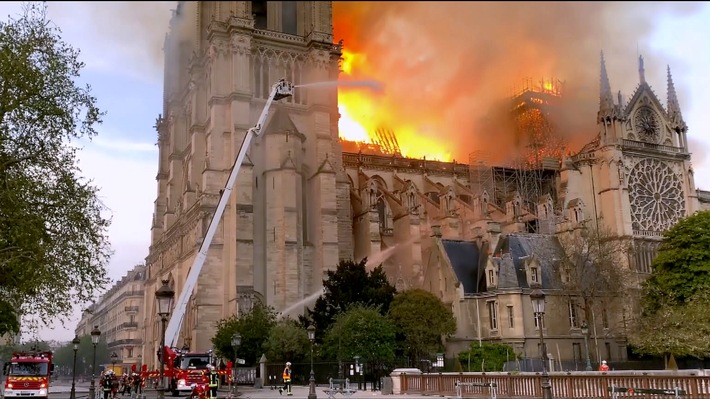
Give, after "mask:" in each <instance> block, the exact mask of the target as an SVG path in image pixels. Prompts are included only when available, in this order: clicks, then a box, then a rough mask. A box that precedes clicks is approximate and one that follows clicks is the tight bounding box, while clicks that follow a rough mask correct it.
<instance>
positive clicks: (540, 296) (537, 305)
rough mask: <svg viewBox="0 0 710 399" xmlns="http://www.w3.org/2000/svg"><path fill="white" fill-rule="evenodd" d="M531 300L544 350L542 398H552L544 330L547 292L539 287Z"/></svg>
mask: <svg viewBox="0 0 710 399" xmlns="http://www.w3.org/2000/svg"><path fill="white" fill-rule="evenodd" d="M530 300H531V301H532V307H533V314H534V315H535V317H536V318H537V328H538V330H540V351H541V352H542V398H543V399H552V385H551V384H550V376H549V375H548V374H547V347H546V346H545V337H544V335H543V332H542V328H543V322H544V320H545V293H544V292H542V290H541V289H540V288H539V287H537V288H535V289H534V290H532V292H530Z"/></svg>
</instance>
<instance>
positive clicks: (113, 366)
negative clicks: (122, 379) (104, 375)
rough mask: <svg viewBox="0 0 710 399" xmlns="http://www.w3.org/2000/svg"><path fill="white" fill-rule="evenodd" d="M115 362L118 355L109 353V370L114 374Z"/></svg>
mask: <svg viewBox="0 0 710 399" xmlns="http://www.w3.org/2000/svg"><path fill="white" fill-rule="evenodd" d="M117 360H118V355H117V354H116V352H113V353H111V370H113V372H114V373H115V372H116V361H117Z"/></svg>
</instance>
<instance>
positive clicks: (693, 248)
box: [629, 211, 710, 357]
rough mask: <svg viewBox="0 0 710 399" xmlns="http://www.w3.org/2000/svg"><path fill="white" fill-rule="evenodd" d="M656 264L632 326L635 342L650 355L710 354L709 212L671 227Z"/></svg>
mask: <svg viewBox="0 0 710 399" xmlns="http://www.w3.org/2000/svg"><path fill="white" fill-rule="evenodd" d="M652 267H653V271H652V272H651V275H650V276H649V278H648V279H646V281H644V283H643V284H642V296H641V302H640V304H641V309H640V312H639V313H640V316H639V317H638V318H636V319H635V320H632V328H630V331H629V341H630V344H631V346H632V347H633V348H634V350H635V351H636V352H639V353H642V354H649V355H660V356H669V355H674V356H681V357H682V356H695V357H707V356H710V340H708V336H709V335H708V333H709V332H710V316H708V315H707V307H708V306H709V305H710V298H709V297H708V294H707V292H708V289H709V288H710V211H701V212H696V213H695V214H693V215H691V216H688V217H686V218H684V219H682V220H680V221H679V222H678V223H677V224H676V225H675V226H673V227H672V228H670V229H669V230H668V231H666V232H665V233H664V239H663V242H662V243H661V245H660V247H659V250H658V256H657V257H656V259H654V261H653V265H652Z"/></svg>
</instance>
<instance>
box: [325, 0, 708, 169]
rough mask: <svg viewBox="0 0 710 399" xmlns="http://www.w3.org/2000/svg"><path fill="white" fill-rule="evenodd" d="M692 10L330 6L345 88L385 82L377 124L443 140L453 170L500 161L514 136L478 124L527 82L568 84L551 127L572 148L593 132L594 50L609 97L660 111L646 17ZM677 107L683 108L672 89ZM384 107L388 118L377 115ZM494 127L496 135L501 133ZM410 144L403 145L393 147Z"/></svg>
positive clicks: (658, 63) (661, 63) (660, 78)
mask: <svg viewBox="0 0 710 399" xmlns="http://www.w3.org/2000/svg"><path fill="white" fill-rule="evenodd" d="M695 7H696V5H695V4H683V5H681V6H675V5H673V4H668V3H666V4H664V3H616V2H614V3H611V2H610V3H600V2H575V3H567V2H551V3H537V2H520V3H515V2H514V3H508V2H506V3H502V2H495V3H493V2H475V3H474V2H471V3H469V2H336V3H334V29H335V40H336V41H337V40H340V39H344V45H345V48H346V49H347V50H350V51H352V52H354V53H356V54H358V56H356V57H355V61H354V64H353V75H352V78H353V79H375V80H378V81H380V82H382V83H383V84H384V85H385V92H384V94H383V95H380V96H378V97H377V98H376V101H377V102H378V107H379V108H380V109H382V110H383V112H381V113H380V115H378V116H377V117H378V118H382V121H381V123H383V124H389V125H390V126H392V127H396V126H397V125H398V124H401V123H402V121H407V123H408V124H410V123H415V124H416V125H418V127H419V129H418V130H419V132H420V134H422V135H426V136H429V137H439V138H440V139H445V140H448V141H449V142H450V148H451V149H452V151H453V152H454V157H455V159H457V160H458V161H463V162H466V161H467V160H468V154H469V153H470V152H471V151H473V150H479V151H485V152H487V153H489V154H490V155H489V157H490V158H491V159H490V161H491V162H500V161H503V160H505V159H506V157H507V156H508V155H509V150H510V148H511V146H512V145H513V139H512V137H511V134H505V133H504V132H501V131H492V129H491V128H490V127H484V126H486V125H484V124H482V123H481V121H482V120H483V119H484V118H486V116H488V115H489V112H490V111H491V110H492V107H493V105H494V104H496V103H500V100H501V98H504V97H505V96H507V95H509V94H510V93H511V92H512V89H513V86H514V85H520V83H521V82H522V80H523V79H524V78H532V79H533V80H534V81H539V80H540V79H542V78H546V79H549V78H556V79H560V80H561V81H564V82H566V91H565V93H566V94H565V102H564V103H565V105H564V115H565V118H563V119H562V120H559V121H557V124H558V126H557V128H558V131H559V132H560V133H561V134H564V135H565V136H566V137H567V139H568V141H569V143H570V147H571V149H572V150H578V149H579V147H580V146H581V145H583V144H584V143H586V142H588V141H589V140H591V139H592V138H593V137H594V136H595V135H596V133H597V127H596V112H597V110H598V106H599V71H600V69H599V53H600V51H601V50H603V51H604V54H605V58H606V66H607V71H608V73H609V76H610V80H611V85H612V90H613V92H614V94H615V95H614V98H615V99H616V98H617V96H616V93H617V91H619V90H621V91H622V94H623V95H624V99H625V101H627V100H628V99H629V98H630V96H631V95H632V94H633V91H634V89H635V87H636V86H637V85H638V83H639V75H638V54H639V53H641V54H642V55H643V56H644V59H645V67H646V80H647V81H648V82H649V84H650V85H651V87H653V88H654V89H655V91H656V93H657V95H658V96H659V98H660V99H661V101H662V102H664V103H665V100H666V95H665V94H666V93H665V92H666V64H669V63H670V64H671V65H676V66H677V68H676V70H682V66H681V65H680V64H679V60H672V59H668V58H667V57H666V56H664V55H663V54H656V53H654V52H653V50H652V49H653V46H652V43H649V40H650V32H651V31H652V28H653V18H654V16H657V15H659V14H660V13H668V12H675V13H687V12H691V11H693V10H694V9H695ZM678 81H679V79H677V77H676V88H677V89H678V91H679V96H680V100H681V106H683V105H685V106H686V107H687V105H688V104H687V102H685V101H683V100H684V98H685V97H684V96H683V93H684V88H683V87H681V85H679V84H678ZM385 110H386V111H385ZM497 130H501V129H497ZM401 139H407V140H408V139H411V138H401Z"/></svg>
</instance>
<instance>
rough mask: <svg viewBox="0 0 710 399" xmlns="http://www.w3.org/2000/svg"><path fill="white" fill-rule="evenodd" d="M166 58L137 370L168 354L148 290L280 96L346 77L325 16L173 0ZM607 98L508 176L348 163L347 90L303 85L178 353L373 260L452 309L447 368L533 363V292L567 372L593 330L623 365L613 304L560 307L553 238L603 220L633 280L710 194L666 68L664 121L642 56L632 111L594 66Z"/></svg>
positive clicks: (536, 95) (548, 93) (597, 344)
mask: <svg viewBox="0 0 710 399" xmlns="http://www.w3.org/2000/svg"><path fill="white" fill-rule="evenodd" d="M164 50H165V81H164V95H163V113H162V114H161V116H160V117H159V118H158V120H157V121H156V129H157V132H158V148H159V165H158V171H157V176H156V181H157V188H158V189H157V197H156V200H155V210H154V215H153V221H152V230H151V231H152V234H151V246H150V251H149V255H148V257H147V258H146V267H147V277H146V288H145V292H146V296H145V310H146V311H145V315H146V316H145V317H146V318H145V323H144V338H145V339H144V343H145V347H144V348H145V351H146V353H144V355H143V358H144V359H149V358H151V356H147V354H148V353H150V351H151V350H152V351H153V352H155V351H156V350H157V349H158V347H159V342H160V332H161V330H160V324H159V320H158V319H157V318H156V317H154V315H155V314H156V311H155V307H156V304H155V297H154V295H153V293H154V292H155V291H156V290H157V288H158V287H159V286H160V284H161V280H169V281H170V284H171V285H172V287H173V288H174V289H175V291H176V293H177V295H179V294H180V291H181V289H182V286H183V285H184V281H185V278H186V276H187V274H188V272H189V270H190V267H191V265H192V263H193V260H194V258H195V255H196V252H197V250H198V248H199V245H200V243H201V240H202V238H203V237H204V234H205V232H206V230H207V226H208V224H209V221H210V218H211V216H212V213H213V212H214V209H215V207H216V204H217V202H218V200H219V196H220V193H221V190H222V188H223V187H224V183H225V182H226V180H227V176H228V174H229V172H230V168H231V167H232V165H233V163H234V159H235V158H236V155H237V152H238V150H239V147H240V145H241V142H242V139H243V138H244V136H245V133H246V130H247V129H249V128H251V127H252V126H253V125H254V124H255V123H256V120H257V118H258V117H259V114H260V113H261V111H262V109H263V107H264V104H265V99H266V97H267V96H268V95H269V90H270V87H271V85H272V84H273V83H275V82H276V81H277V80H278V79H282V78H285V79H286V80H288V81H290V82H293V83H294V84H295V85H296V86H298V85H302V84H307V83H313V82H326V81H334V80H337V78H338V74H339V60H340V57H341V47H340V45H335V44H333V31H332V6H331V3H330V2H325V1H323V2H321V1H298V2H281V1H268V2H267V1H230V2H182V1H181V2H178V7H177V9H176V10H175V11H174V14H173V17H172V20H171V24H170V32H169V33H168V34H167V36H166V40H165V46H164ZM600 83H601V84H600V87H601V90H600V107H599V111H598V114H597V116H596V120H597V125H598V132H599V134H598V135H597V136H596V138H595V139H594V140H593V141H592V142H590V143H589V144H587V145H586V146H584V147H583V148H582V149H581V151H579V152H578V153H576V154H562V153H560V151H555V150H554V148H553V149H552V150H550V151H548V152H546V153H544V154H543V153H542V152H540V151H535V153H536V154H543V155H542V158H540V159H535V160H532V161H531V160H530V159H528V161H527V162H523V163H519V164H517V165H513V166H506V167H502V166H500V167H498V166H490V165H487V164H485V163H482V162H474V161H472V162H470V163H469V164H462V163H455V162H451V163H448V162H437V161H429V160H426V159H421V160H420V159H409V158H404V157H402V156H400V155H398V154H384V153H382V152H378V151H363V150H352V148H353V146H352V145H351V144H352V143H347V142H344V141H342V140H340V139H339V137H338V119H339V113H338V106H337V105H338V104H337V88H336V87H335V86H323V87H317V88H307V87H302V88H299V87H296V89H295V92H294V95H293V96H292V97H289V98H287V99H284V100H281V101H279V102H278V103H275V104H274V106H273V107H272V109H271V113H270V116H269V118H268V120H267V122H266V124H265V125H264V127H263V128H262V134H261V135H259V136H258V137H256V138H255V139H254V141H253V142H252V144H251V148H250V151H249V153H248V156H247V158H246V159H245V161H244V164H243V166H242V167H241V169H240V171H239V175H238V177H237V182H236V184H235V188H234V192H233V193H232V195H231V197H230V199H229V203H228V205H227V208H226V210H225V213H224V216H223V218H222V221H221V224H220V226H219V228H218V231H217V234H216V236H215V237H214V240H213V242H212V244H211V246H210V249H209V252H208V256H207V261H206V262H205V266H204V268H203V269H202V273H201V275H200V277H199V280H198V283H197V287H196V289H195V291H194V293H193V294H192V297H191V298H190V301H189V304H188V309H187V314H186V315H185V317H184V321H183V324H182V326H181V330H180V339H179V343H178V345H179V346H183V345H187V346H189V347H190V348H191V349H193V350H207V349H209V348H211V346H212V345H211V341H210V339H211V338H212V336H213V332H214V324H215V322H216V321H218V320H220V319H222V318H225V317H228V316H230V315H233V314H238V313H239V312H243V311H245V310H248V309H249V308H250V306H251V305H252V304H253V303H254V302H255V301H262V302H264V303H266V304H268V305H270V306H273V307H274V308H275V309H276V310H277V311H282V310H284V309H287V308H288V307H289V306H291V305H293V304H295V303H298V302H299V301H302V300H303V299H304V298H307V297H309V296H312V295H313V294H314V293H317V292H319V290H321V289H322V280H323V279H324V277H325V276H326V271H328V270H332V269H334V268H335V267H336V266H337V264H338V262H339V260H341V259H354V260H356V261H359V260H361V259H364V258H368V259H369V263H372V264H373V265H379V264H382V265H383V267H384V269H385V271H386V273H387V276H388V278H389V279H390V282H391V283H392V284H393V285H395V286H396V287H397V289H398V290H403V289H407V288H414V287H416V288H424V289H427V290H429V291H430V292H432V293H434V294H435V295H436V296H438V297H439V298H441V299H442V300H443V301H444V302H445V303H446V304H447V305H450V306H451V309H452V310H453V312H454V315H455V316H456V318H457V324H458V328H457V332H456V334H455V336H454V337H452V338H451V339H450V340H449V345H448V347H447V352H449V354H454V353H457V352H458V351H460V350H463V349H465V348H466V347H467V346H468V345H470V344H471V343H473V342H483V341H486V342H489V341H495V342H506V343H509V344H511V345H512V346H513V347H514V348H515V351H516V353H518V354H520V355H521V356H528V357H534V356H537V354H538V347H537V342H538V341H537V337H538V331H539V330H538V328H539V326H538V324H539V323H538V322H537V320H536V319H535V318H534V317H533V316H532V308H531V302H530V299H529V294H530V291H531V287H541V288H542V289H543V290H544V291H547V292H548V293H549V298H550V299H548V303H549V304H550V305H549V307H554V308H556V309H558V310H559V311H557V312H554V313H550V315H549V317H552V318H553V319H552V320H550V321H549V322H545V323H544V325H543V326H542V328H543V330H544V332H545V334H546V335H547V337H548V338H549V342H550V344H549V345H551V347H550V348H554V350H552V349H550V350H551V351H553V353H554V354H555V356H556V357H558V358H559V359H564V360H567V359H580V358H581V357H580V356H581V349H580V345H581V342H582V339H583V337H582V334H581V329H580V328H581V323H582V321H584V322H587V323H589V329H590V330H592V331H593V333H592V335H593V337H592V341H594V345H593V349H591V352H592V353H594V354H595V355H594V357H595V360H599V359H601V358H604V359H608V360H615V359H618V360H622V359H624V358H625V356H626V350H625V340H624V331H625V330H624V329H622V328H619V327H618V326H619V325H621V324H623V323H625V321H624V320H625V319H624V317H623V315H622V313H624V312H622V311H615V310H611V308H609V309H607V308H606V307H602V308H599V310H598V311H596V313H595V312H592V316H594V317H592V318H591V320H581V319H582V317H581V316H580V313H579V311H578V310H579V309H578V307H579V305H576V302H575V301H576V299H575V298H573V297H572V296H570V295H557V296H555V294H554V293H555V292H560V287H561V286H560V284H561V281H563V280H564V273H563V272H562V271H561V270H560V267H559V262H556V261H555V260H556V259H557V256H558V255H557V254H560V253H561V251H564V249H563V248H562V244H561V241H560V238H559V237H560V236H561V235H564V234H574V232H575V231H577V230H578V229H579V228H580V227H584V226H591V225H594V226H598V225H603V226H604V227H605V229H608V230H609V231H611V232H612V233H613V235H614V236H616V237H619V238H620V239H623V240H625V242H628V243H630V245H631V246H632V247H633V248H634V250H633V252H632V254H631V255H630V256H628V258H626V259H623V260H621V261H620V267H625V268H628V269H630V270H633V271H634V275H635V276H637V277H639V278H642V277H643V275H645V274H648V273H649V271H650V263H651V261H652V260H653V258H654V256H655V251H656V249H657V246H658V243H659V241H660V239H661V235H662V233H663V231H665V230H666V229H668V228H669V227H670V226H672V225H673V224H674V223H675V222H677V221H678V220H679V218H682V217H684V216H686V215H689V214H692V213H693V212H695V211H696V210H698V209H704V208H708V207H710V193H708V192H704V191H700V190H697V189H696V187H695V184H694V180H693V170H692V167H691V163H690V158H691V157H690V153H689V149H688V141H687V136H686V134H687V130H688V129H687V126H686V124H685V122H684V121H683V117H682V115H681V111H680V106H679V104H678V100H677V97H676V93H675V89H674V87H673V81H672V78H671V75H670V71H669V72H668V82H667V83H668V89H667V90H668V93H667V99H666V103H665V106H664V105H663V104H662V103H661V101H660V100H659V99H658V98H657V97H656V95H655V94H654V93H653V91H652V90H651V87H650V86H649V84H648V83H647V82H646V80H645V75H644V66H643V60H642V59H640V60H639V85H638V87H637V88H636V91H635V93H634V94H633V96H632V97H631V98H630V100H629V101H626V102H622V99H621V96H620V94H619V95H616V96H615V95H614V93H613V92H612V89H611V85H610V82H609V79H608V77H607V74H606V69H605V66H604V60H603V58H602V62H601V82H600ZM555 96H556V92H555V91H554V90H539V91H536V90H534V89H531V90H528V91H525V92H524V93H522V94H520V95H519V96H518V97H517V98H515V99H514V103H520V104H521V106H522V107H523V108H524V109H523V110H522V114H521V115H530V112H533V113H537V114H541V113H542V114H544V112H542V111H545V110H544V107H542V108H541V107H539V106H538V105H539V104H541V103H542V104H544V103H546V102H547V99H550V101H551V100H552V99H553V98H554V97H555ZM518 108H519V107H515V109H517V111H516V112H518V111H520V109H518ZM589 117H590V118H594V115H589ZM542 134H544V132H543V133H542ZM547 142H551V141H547ZM560 256H562V255H560ZM307 305H310V304H304V308H300V309H298V310H297V311H303V309H305V306H307ZM586 318H587V319H589V318H590V317H589V314H587V316H586Z"/></svg>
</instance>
